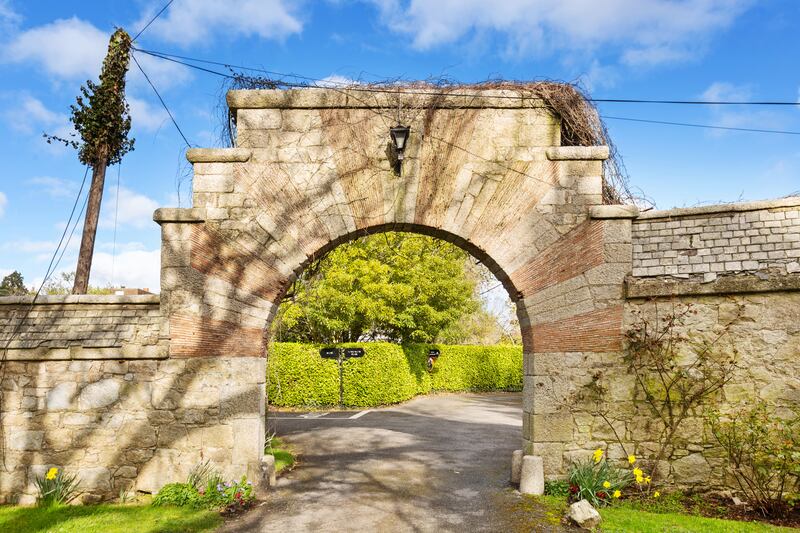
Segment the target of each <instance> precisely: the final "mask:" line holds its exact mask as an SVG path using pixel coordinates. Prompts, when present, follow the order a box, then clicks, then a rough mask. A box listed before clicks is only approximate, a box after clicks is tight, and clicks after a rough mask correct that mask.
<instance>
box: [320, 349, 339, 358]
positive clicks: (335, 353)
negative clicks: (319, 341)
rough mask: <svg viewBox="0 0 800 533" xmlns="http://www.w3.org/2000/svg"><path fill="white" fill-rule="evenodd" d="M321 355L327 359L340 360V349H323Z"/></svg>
mask: <svg viewBox="0 0 800 533" xmlns="http://www.w3.org/2000/svg"><path fill="white" fill-rule="evenodd" d="M319 354H320V355H321V356H322V357H323V358H325V359H339V348H322V349H321V350H320V351H319Z"/></svg>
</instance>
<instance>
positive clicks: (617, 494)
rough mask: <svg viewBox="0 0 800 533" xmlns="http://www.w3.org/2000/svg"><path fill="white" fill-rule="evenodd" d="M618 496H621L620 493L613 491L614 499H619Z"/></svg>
mask: <svg viewBox="0 0 800 533" xmlns="http://www.w3.org/2000/svg"><path fill="white" fill-rule="evenodd" d="M620 496H622V493H621V492H620V491H618V490H615V491H614V497H615V498H619V497H620Z"/></svg>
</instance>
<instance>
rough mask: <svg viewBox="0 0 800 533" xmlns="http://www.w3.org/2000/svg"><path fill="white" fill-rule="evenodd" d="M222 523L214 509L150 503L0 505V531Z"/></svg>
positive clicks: (171, 528)
mask: <svg viewBox="0 0 800 533" xmlns="http://www.w3.org/2000/svg"><path fill="white" fill-rule="evenodd" d="M221 524H222V517H221V516H220V515H219V513H217V512H214V511H197V510H194V509H190V508H188V507H152V506H150V505H110V504H109V505H67V506H60V507H48V508H40V507H18V506H10V505H3V506H0V531H9V532H14V533H29V532H31V533H32V532H37V533H45V532H50V531H52V532H58V533H73V532H74V533H90V532H95V531H96V532H103V533H129V532H132V531H136V532H138V533H151V532H152V533H156V532H158V533H178V532H181V533H193V532H199V531H213V530H214V529H216V528H217V527H219V526H220V525H221Z"/></svg>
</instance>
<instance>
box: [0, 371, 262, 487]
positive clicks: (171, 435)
mask: <svg viewBox="0 0 800 533" xmlns="http://www.w3.org/2000/svg"><path fill="white" fill-rule="evenodd" d="M4 365H5V366H6V367H5V370H4V374H3V382H2V384H0V385H2V387H3V391H4V394H3V406H2V407H3V409H2V424H3V428H4V431H3V436H4V438H5V447H4V449H5V457H0V460H2V461H4V464H6V465H9V466H10V468H11V471H10V472H4V473H3V476H0V479H2V482H0V498H2V499H5V500H6V501H8V500H9V499H10V498H20V499H21V501H22V502H31V501H32V500H33V498H34V495H35V486H34V484H33V482H34V479H35V477H36V476H37V475H43V474H44V473H45V472H46V471H47V469H48V468H50V467H52V466H56V467H58V468H63V469H65V470H66V471H68V472H70V473H75V474H78V476H79V477H80V479H81V489H82V491H83V492H84V494H83V498H84V499H85V500H86V501H94V500H96V499H100V498H102V499H107V498H110V497H114V496H116V495H118V494H119V492H120V491H121V490H129V489H135V490H144V491H147V492H155V491H157V490H158V489H159V488H160V487H161V486H162V485H164V484H165V483H168V482H170V481H174V480H178V479H182V478H185V476H186V475H187V473H188V471H189V469H191V468H192V466H193V465H195V464H197V463H199V462H201V461H203V460H205V459H211V460H213V461H214V462H215V463H216V465H217V466H219V467H220V468H222V469H223V471H224V474H225V475H226V476H228V477H238V476H241V475H242V474H247V475H248V477H249V478H250V479H252V480H254V481H256V482H257V481H258V479H259V478H260V457H261V455H262V454H263V447H264V395H265V394H266V390H265V385H264V382H265V375H266V374H265V373H266V368H265V360H264V359H262V358H225V357H213V358H200V359H191V360H186V359H183V360H181V359H172V360H161V361H154V360H153V361H120V362H118V361H72V362H70V361H46V362H45V361H42V362H21V361H12V362H7V363H4Z"/></svg>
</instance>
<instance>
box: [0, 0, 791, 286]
mask: <svg viewBox="0 0 800 533" xmlns="http://www.w3.org/2000/svg"><path fill="white" fill-rule="evenodd" d="M164 3H165V0H157V1H150V0H132V1H122V0H107V1H89V0H82V1H66V0H61V1H49V0H37V1H35V2H30V1H28V2H25V1H22V0H0V139H2V142H0V157H2V160H3V165H2V172H0V273H6V272H10V271H11V270H15V269H17V270H20V271H22V273H23V275H24V276H25V278H26V281H27V282H28V283H29V284H32V283H34V282H36V281H38V280H41V278H42V276H43V274H44V272H45V269H46V267H47V263H48V261H49V259H50V256H51V254H52V252H53V250H54V249H55V245H56V242H57V240H58V238H59V236H60V235H61V231H62V228H63V225H64V222H65V221H66V220H67V217H68V216H69V211H70V208H71V207H72V202H73V201H74V198H75V194H76V192H77V189H78V186H79V183H80V180H81V177H82V176H83V169H82V168H81V166H80V165H79V164H78V162H77V159H76V157H75V153H74V152H73V151H71V150H69V149H66V148H60V147H55V146H52V145H47V144H46V143H45V142H44V141H43V139H42V132H45V131H46V132H48V133H56V134H58V133H62V134H63V133H65V132H68V131H69V122H68V114H69V105H70V104H71V103H73V101H74V98H75V96H76V94H77V92H78V88H79V86H80V84H81V83H83V82H84V81H85V80H86V79H87V78H89V77H91V78H95V77H96V75H97V73H98V71H99V65H100V61H101V59H102V56H103V54H104V53H105V48H106V45H107V39H108V36H109V35H110V33H111V32H112V31H113V28H114V27H115V26H122V27H125V28H126V29H128V30H129V31H130V32H131V33H132V34H134V33H136V31H138V29H139V28H141V27H142V25H143V24H144V22H145V21H147V20H148V19H149V18H150V17H151V16H152V15H153V14H154V13H155V12H156V11H157V10H158V9H160V8H161V7H162V6H163V4H164ZM493 4H494V5H493ZM600 5H602V7H598V6H600ZM798 24H800V2H797V1H796V0H770V1H763V2H756V1H750V0H682V1H677V0H675V1H667V0H606V1H603V2H598V1H592V0H503V1H498V2H487V1H485V0H429V1H423V0H412V1H408V0H403V1H400V0H371V1H367V0H365V1H355V0H353V1H349V0H330V1H323V0H319V1H310V0H308V1H291V0H228V1H223V0H175V1H174V3H173V4H172V6H171V7H170V8H169V9H168V10H167V11H166V12H165V13H164V14H163V15H162V16H161V17H160V18H159V19H158V20H157V21H156V22H155V23H154V24H153V25H152V26H151V27H150V28H149V29H148V30H147V31H146V32H145V33H144V34H143V36H142V37H141V38H140V39H139V41H138V42H137V44H138V45H139V46H140V47H142V48H146V49H151V50H158V51H163V52H170V53H176V54H182V55H187V56H192V57H200V58H207V59H213V60H219V61H225V62H230V63H235V64H243V65H251V66H257V67H262V68H265V69H268V70H273V71H277V72H285V73H297V74H303V75H307V76H310V77H314V78H328V77H341V78H346V79H366V80H381V79H385V78H395V77H402V78H408V79H425V78H429V77H432V76H433V77H440V76H446V77H449V78H452V79H454V80H458V81H465V82H470V81H480V80H485V79H487V78H498V77H500V78H506V79H523V80H525V79H534V78H543V77H544V78H553V79H562V80H576V79H579V80H581V82H582V83H583V84H584V85H585V86H586V87H587V88H589V89H590V90H591V92H592V94H593V95H594V96H595V97H598V98H615V97H622V98H667V99H697V98H702V99H712V100H715V99H716V100H720V99H742V100H751V99H752V100H783V101H798V100H799V99H800V69H799V68H798V60H797V58H798V57H800V39H798V38H797V34H796V33H797V28H798ZM139 59H140V61H141V62H142V65H143V67H144V68H145V70H146V71H147V72H148V74H149V75H150V76H151V78H152V79H153V81H154V82H155V84H156V86H157V87H158V89H159V90H160V91H161V93H162V95H163V96H164V98H165V100H166V101H167V103H168V104H169V106H170V108H171V110H172V111H173V113H174V114H175V116H176V118H177V120H178V122H179V124H180V125H181V127H182V128H183V130H184V131H185V133H186V135H187V137H188V138H189V140H190V142H192V143H193V144H195V145H198V146H213V145H215V144H216V142H217V141H216V140H217V138H218V134H219V120H218V107H217V106H218V105H219V104H220V101H221V100H220V98H221V92H220V91H221V80H220V79H219V78H217V77H214V76H211V75H207V74H204V73H200V72H197V71H191V70H188V69H186V68H184V67H181V66H179V65H175V64H170V63H166V62H163V61H161V60H158V59H154V58H149V57H146V56H139ZM134 70H135V67H134ZM128 96H129V99H130V103H131V108H132V115H133V123H134V126H133V134H134V136H135V137H136V150H135V151H134V152H133V153H131V154H129V155H128V156H126V158H125V160H124V162H123V164H122V167H121V170H120V173H119V176H120V187H119V209H118V213H117V216H116V220H117V223H116V241H115V240H114V227H115V224H114V219H115V216H114V212H115V206H116V205H117V202H116V199H117V170H118V169H117V168H111V169H109V173H108V176H107V181H106V194H105V197H104V209H103V213H102V215H101V223H100V230H99V232H98V238H97V243H98V244H97V249H96V256H95V263H94V268H93V272H92V280H91V281H92V283H93V284H97V285H105V284H108V283H113V284H115V285H119V284H122V285H127V286H140V287H142V286H144V287H149V288H151V289H154V288H157V287H158V259H159V238H160V235H159V230H158V226H156V225H155V224H154V223H153V222H152V221H151V215H152V211H153V210H154V209H155V208H156V207H159V206H168V205H177V204H178V202H179V201H180V202H182V205H184V206H185V205H186V201H187V195H186V193H187V187H188V184H187V181H186V178H187V172H188V171H189V169H188V167H187V164H186V162H185V159H184V157H183V152H184V148H185V146H184V143H183V141H182V140H181V138H180V136H179V135H178V134H177V132H176V131H175V129H174V127H173V126H172V124H171V123H170V122H169V120H168V118H167V116H166V114H165V112H164V111H163V109H162V108H161V107H160V104H159V103H158V101H157V100H156V98H155V96H154V95H153V93H152V90H151V89H150V88H149V86H147V85H146V83H145V82H144V80H143V79H142V77H141V75H139V74H138V72H132V73H131V77H130V80H129V87H128ZM601 112H602V113H603V114H604V115H611V116H623V117H633V118H645V119H655V120H667V121H683V122H692V123H702V124H716V125H723V126H733V127H746V128H767V129H779V130H791V131H800V107H780V108H766V107H711V106H657V105H630V104H626V105H621V104H604V105H601ZM608 127H609V130H610V132H611V135H612V137H613V139H614V141H615V142H616V144H617V146H618V147H619V149H620V151H621V153H622V155H623V157H624V161H625V163H626V166H627V168H628V171H629V173H630V176H631V181H632V184H633V185H634V186H635V187H638V188H640V189H642V190H643V191H644V192H645V193H646V194H647V195H648V196H649V197H650V198H652V199H653V200H654V201H655V202H656V204H657V206H658V207H659V208H668V207H673V206H686V205H695V204H698V203H715V202H720V201H734V200H737V199H740V198H741V199H749V200H753V199H762V198H774V197H779V196H784V195H787V194H790V193H792V192H797V191H800V136H797V135H768V134H755V133H739V132H719V131H711V130H702V129H692V128H679V127H672V126H660V125H653V124H641V123H632V122H622V121H616V120H609V121H608ZM179 184H181V186H182V189H181V193H180V195H179ZM79 235H80V227H78V229H77V231H76V237H74V238H73V240H72V242H71V244H70V247H69V249H68V250H67V253H66V254H65V256H64V258H63V261H62V263H61V266H60V267H59V270H73V269H74V264H75V261H76V254H77V246H78V241H79ZM114 242H116V244H114ZM113 251H116V253H115V254H112V252H113Z"/></svg>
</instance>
